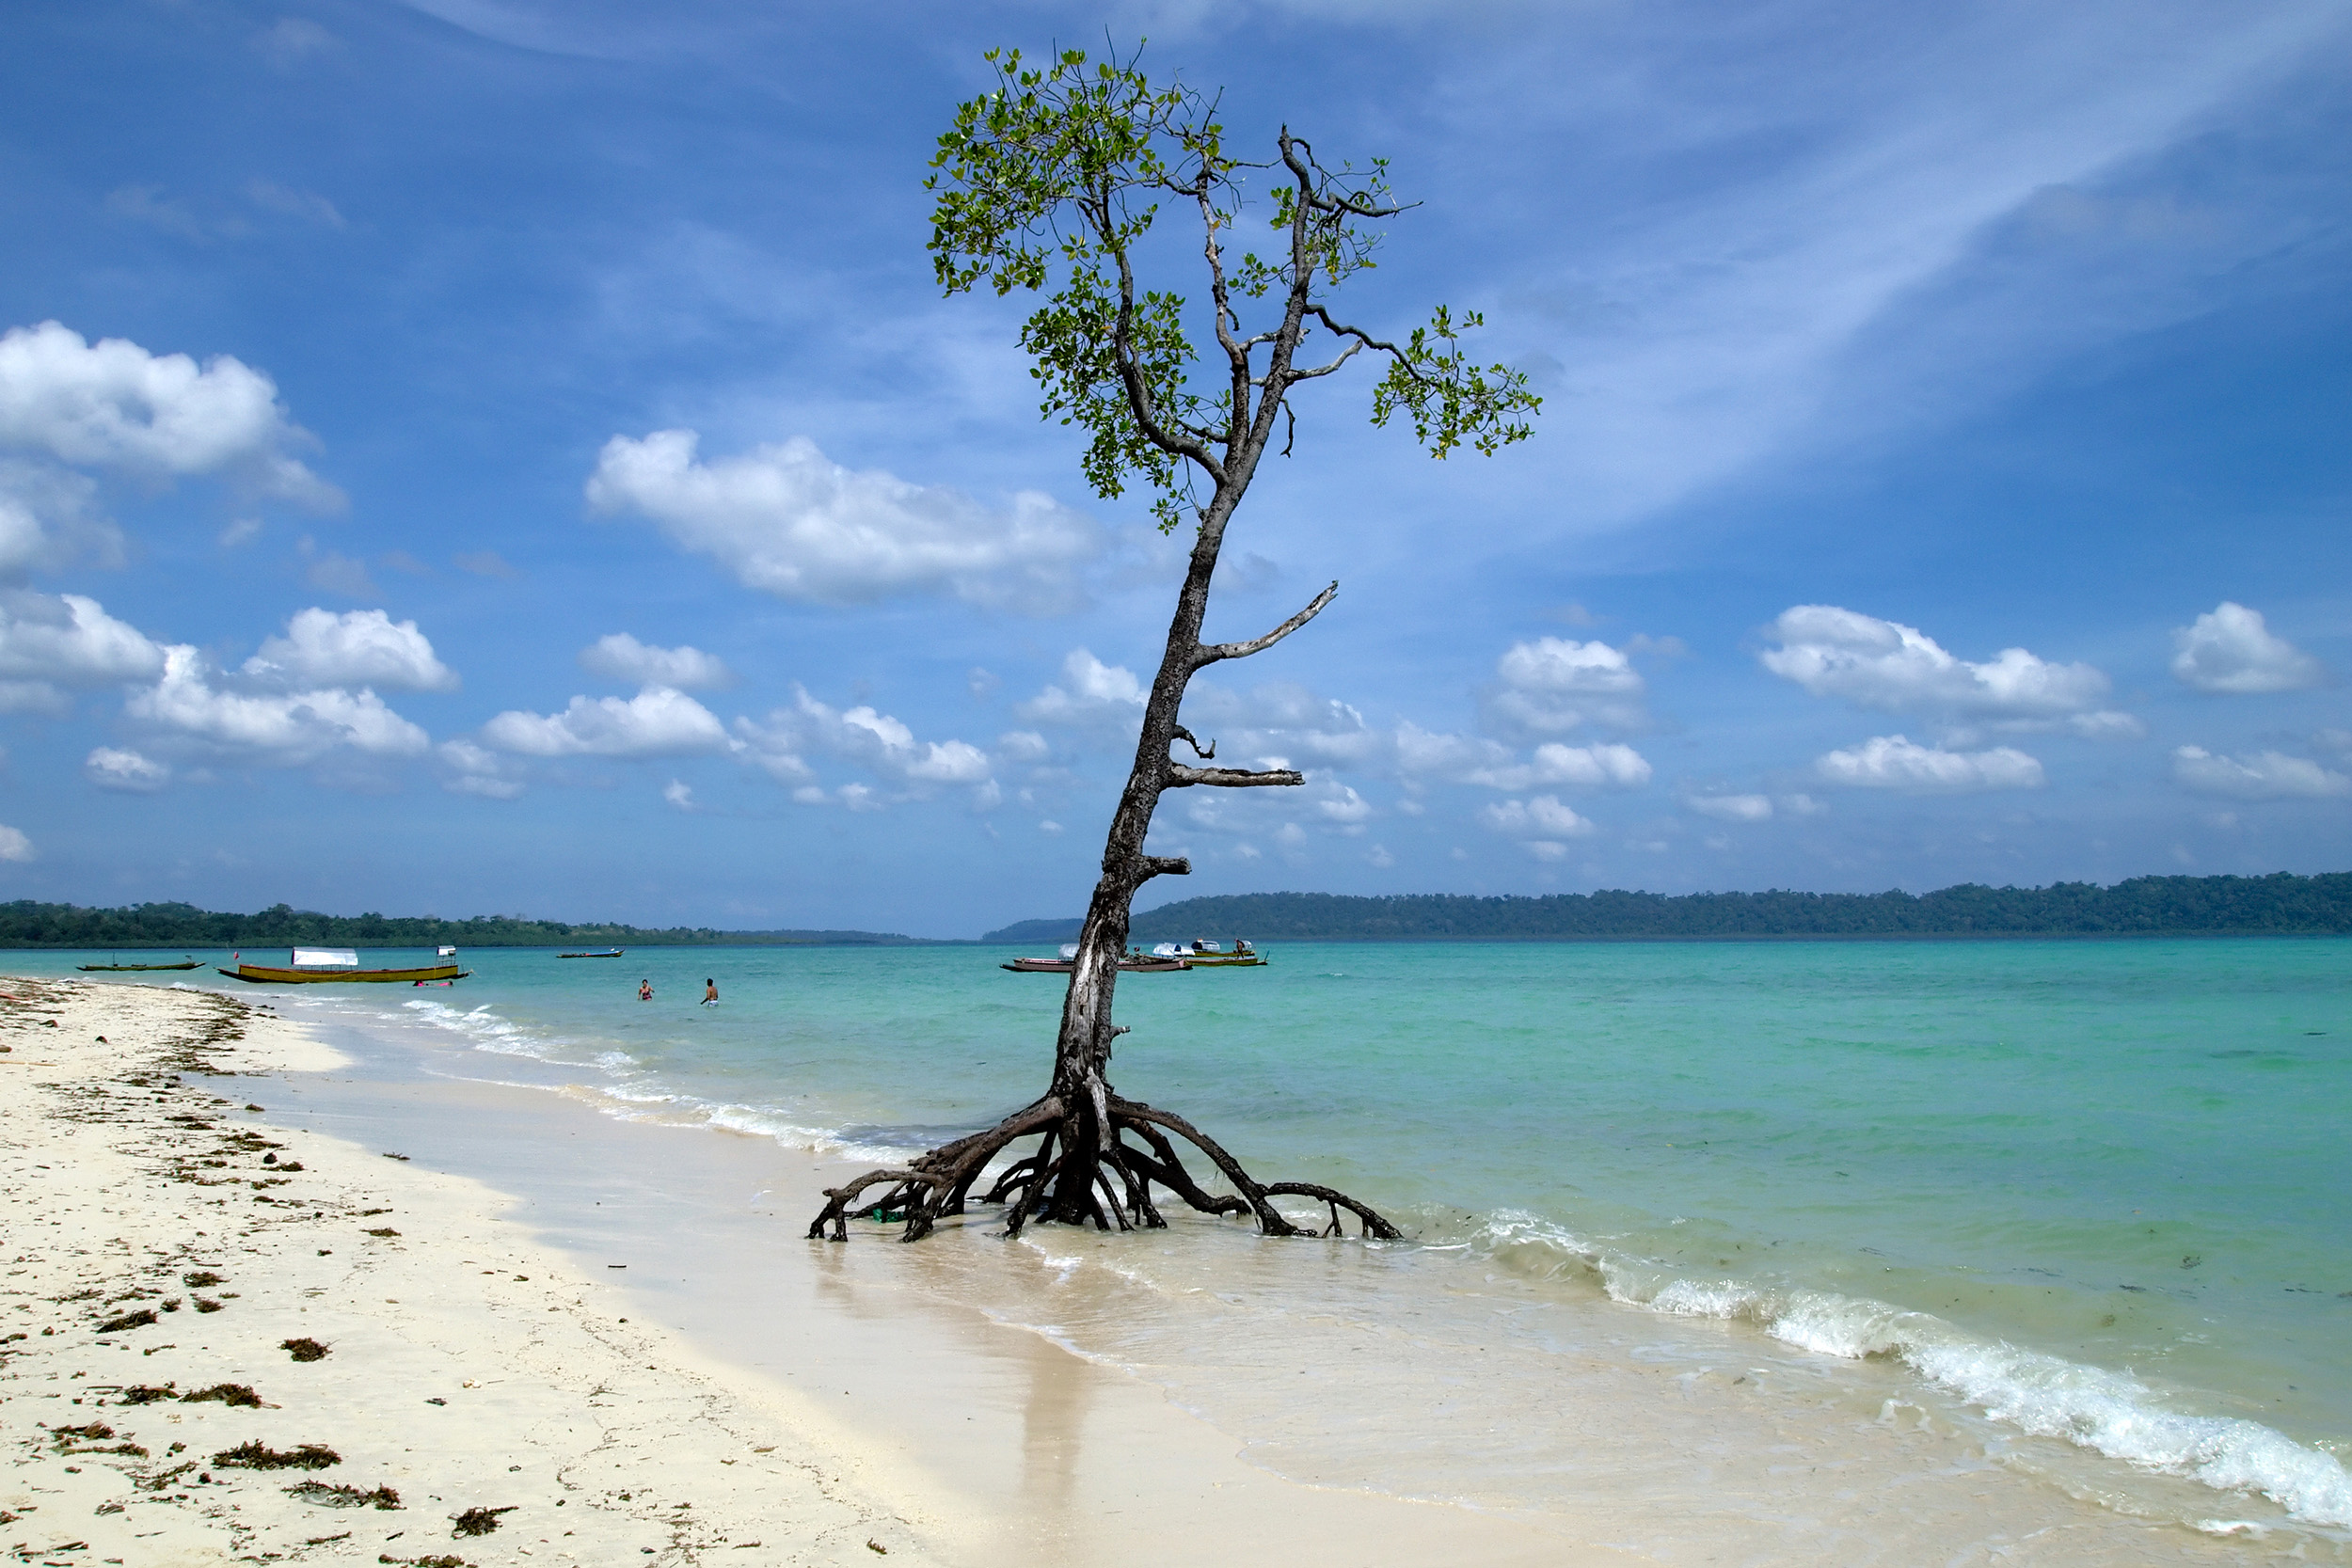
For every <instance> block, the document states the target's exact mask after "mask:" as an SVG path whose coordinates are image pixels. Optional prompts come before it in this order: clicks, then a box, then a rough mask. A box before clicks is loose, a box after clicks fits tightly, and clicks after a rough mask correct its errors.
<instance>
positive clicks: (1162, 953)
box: [1152, 942, 1265, 969]
mask: <svg viewBox="0 0 2352 1568" xmlns="http://www.w3.org/2000/svg"><path fill="white" fill-rule="evenodd" d="M1152 955H1153V956H1154V957H1156V958H1182V959H1183V960H1184V966H1185V967H1186V968H1187V969H1254V968H1256V967H1258V966H1259V965H1261V964H1263V963H1264V962H1265V958H1264V955H1263V954H1261V953H1260V952H1259V951H1258V950H1257V949H1256V948H1255V947H1252V946H1251V945H1249V943H1248V942H1234V943H1233V950H1232V952H1230V953H1228V952H1227V951H1225V949H1224V948H1222V947H1220V946H1218V945H1217V944H1216V942H1189V943H1187V942H1161V943H1160V944H1159V945H1157V946H1156V947H1154V948H1152Z"/></svg>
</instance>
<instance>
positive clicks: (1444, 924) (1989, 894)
mask: <svg viewBox="0 0 2352 1568" xmlns="http://www.w3.org/2000/svg"><path fill="white" fill-rule="evenodd" d="M1077 930H1078V922H1077V921H1075V920H1031V921H1024V922H1022V923H1021V924H1019V925H1017V926H1009V927H1005V928H1004V929H1002V930H999V931H992V932H990V933H989V934H988V936H987V937H985V938H983V939H982V940H983V941H988V942H1068V941H1071V940H1072V939H1073V938H1074V937H1075V936H1076V935H1077ZM1133 931H1134V935H1135V938H1136V941H1138V942H1166V941H1178V942H1181V941H1184V940H1186V939H1188V938H1194V937H1199V938H1204V939H1207V940H1211V941H1225V940H1228V939H1230V938H1233V937H1248V938H1249V939H1251V940H1252V941H1258V940H1273V939H1278V938H1287V939H1289V940H1291V941H1302V940H1309V939H1314V938H1327V939H1333V940H1358V941H1362V940H1382V939H1389V940H1396V941H1437V940H1446V939H1472V938H1486V939H1490V940H1506V941H1509V940H1525V941H1542V940H1549V941H1574V940H1578V939H1609V938H1645V937H1646V938H1660V939H1666V938H1677V937H1682V938H1739V937H1982V936H2159V935H2167V934H2179V935H2192V934H2197V933H2224V932H2242V933H2261V932H2276V933H2281V934H2284V933H2293V932H2352V873H2346V872H2329V873H2327V874H2325V875H2322V876H2317V877H2296V876H2291V875H2289V874H2288V873H2286V872H2280V873H2278V874H2277V875H2275V876H2269V877H2136V878H2134V879H2131V880H2130V881H2126V882H2119V883H2117V884H2116V885H2115V886H2113V887H2101V886H2099V885H2098V884H2097V883H2095V882H2056V883H2053V884H2052V885H2050V886H2049V887H2041V888H2016V887H1984V886H1980V885H1979V884H1977V883H1974V882H1963V883H1962V884H1961V885H1960V886H1958V887H1947V888H1945V889H1942V890H1941V891H1939V892H1935V893H1927V894H1917V895H1914V894H1909V893H1904V892H1901V891H1899V890H1897V891H1893V892H1888V893H1789V892H1783V891H1774V892H1771V893H1692V894H1684V895H1679V896H1674V897H1669V896H1667V895H1663V894H1657V893H1620V892H1607V893H1564V894H1555V895H1550V896H1549V897H1542V898H1523V897H1499V898H1476V897H1470V896H1468V895H1460V894H1444V893H1422V894H1398V895H1391V896H1388V897H1378V898H1359V897H1349V896H1344V895H1339V894H1330V893H1256V894H1242V895H1229V896H1219V897H1208V898H1186V899H1184V900H1183V901H1182V902H1180V903H1174V904H1163V905H1161V906H1160V907H1159V908H1158V909H1155V910H1149V911H1144V912H1143V913H1140V914H1138V915H1136V917H1135V924H1134V927H1133Z"/></svg>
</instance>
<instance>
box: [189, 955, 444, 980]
mask: <svg viewBox="0 0 2352 1568" xmlns="http://www.w3.org/2000/svg"><path fill="white" fill-rule="evenodd" d="M456 954H457V949H455V948H454V947H444V948H442V949H441V950H440V952H439V953H438V954H437V955H436V957H437V958H439V959H440V960H441V961H439V962H437V963H430V964H419V965H416V966H414V967H412V968H408V969H361V968H360V967H359V955H358V953H356V952H354V951H353V950H352V949H350V948H348V947H297V948H295V949H294V952H293V954H292V955H291V957H292V959H293V961H292V963H290V964H288V965H284V966H279V965H276V964H249V963H246V961H245V956H244V955H243V954H238V955H237V956H236V957H237V967H236V968H234V969H224V970H222V971H221V972H220V973H222V974H226V975H228V976H229V978H230V979H231V980H246V981H249V982H251V983H252V984H254V985H257V986H301V985H315V984H318V983H319V982H321V981H334V980H366V981H373V982H375V983H377V984H385V985H397V984H400V983H403V982H407V981H417V980H426V981H431V980H463V979H464V978H466V977H467V976H468V975H469V974H472V973H473V971H472V970H470V969H460V968H458V967H457V965H456V963H455V962H454V959H455V958H456Z"/></svg>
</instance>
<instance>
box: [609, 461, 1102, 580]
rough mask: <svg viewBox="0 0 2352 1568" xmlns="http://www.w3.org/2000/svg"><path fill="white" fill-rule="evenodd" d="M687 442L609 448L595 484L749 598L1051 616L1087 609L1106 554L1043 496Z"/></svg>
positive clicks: (1092, 535) (617, 508) (615, 506)
mask: <svg viewBox="0 0 2352 1568" xmlns="http://www.w3.org/2000/svg"><path fill="white" fill-rule="evenodd" d="M699 439H700V437H699V436H697V435H696V434H695V433H694V432H693V431H691V430H661V431H656V432H654V433H653V434H652V435H650V436H644V438H642V439H639V438H635V437H631V436H613V437H612V439H611V440H610V441H608V442H606V443H605V447H604V451H603V452H602V453H601V454H600V455H599V457H598V458H597V461H596V472H595V473H594V474H593V475H591V476H590V478H589V480H588V486H587V493H588V502H589V505H590V506H591V507H593V508H594V509H595V510H596V511H597V512H599V513H605V514H614V513H624V512H627V513H635V514H637V515H641V516H644V517H647V518H650V519H651V520H652V521H653V522H654V523H655V524H656V525H658V526H659V527H660V529H661V531H663V532H664V533H665V534H667V535H668V536H669V537H670V539H671V540H672V542H674V543H675V544H676V545H678V546H680V547H682V548H685V549H689V550H693V551H696V552H697V553H700V554H703V555H707V556H709V557H711V558H712V559H713V560H715V561H717V562H719V563H720V564H721V565H722V566H723V567H725V568H726V569H727V570H728V571H729V572H732V573H733V574H734V575H735V576H736V578H738V579H739V580H740V581H741V582H743V583H744V584H745V585H747V586H749V587H752V588H757V589H761V590H764V591H765V592H767V593H771V594H777V595H778V596H780V597H783V598H787V599H798V600H803V601H807V602H810V603H816V604H835V605H840V604H868V603H871V602H873V601H875V600H878V599H884V598H891V597H896V596H899V595H905V594H947V595H950V596H952V597H955V598H959V599H962V600H965V601H967V602H969V603H973V604H981V605H989V606H993V607H996V608H1000V609H1006V610H1018V611H1022V612H1025V613H1030V614H1054V613H1058V612H1060V611H1063V610H1071V609H1073V608H1075V607H1076V606H1078V605H1079V604H1080V603H1082V602H1083V600H1084V597H1085V595H1084V593H1083V591H1082V589H1081V587H1080V584H1079V582H1078V571H1079V569H1080V568H1081V567H1083V566H1084V565H1085V564H1086V563H1087V562H1091V561H1093V560H1094V559H1095V558H1097V557H1098V556H1100V555H1102V554H1103V552H1104V547H1105V544H1106V541H1107V535H1106V534H1105V532H1104V530H1103V528H1102V527H1101V526H1100V525H1099V524H1097V523H1095V522H1094V521H1093V520H1092V519H1091V518H1089V517H1088V516H1086V515H1083V514H1081V513H1077V512H1073V511H1072V510H1071V509H1069V508H1068V507H1065V506H1063V505H1061V504H1060V503H1059V502H1057V501H1056V500H1055V499H1053V498H1052V497H1050V496H1046V495H1043V494H1041V493H1039V492H1037V491H1023V492H1021V493H1019V494H1017V495H1015V496H1014V497H1013V498H1012V499H1011V500H1010V502H1009V504H1007V505H1005V506H1002V507H989V506H986V505H983V504H982V503H981V502H979V501H978V500H977V499H974V498H973V497H971V496H968V495H965V494H964V493H963V492H961V491H959V490H953V489H949V488H947V487H946V486H942V485H922V484H911V483H907V482H906V481H904V480H901V479H898V478H897V477H895V476H894V475H891V474H887V473H883V472H881V471H880V470H874V469H869V470H866V471H864V472H858V471H855V470H852V469H850V468H845V467H842V466H841V465H840V464H838V463H835V462H834V461H833V460H831V459H830V458H828V457H826V456H825V454H824V453H823V452H821V451H818V449H817V445H816V443H814V442H812V441H810V440H807V439H806V438H804V437H800V436H795V437H793V438H792V439H791V440H788V441H786V442H784V443H783V444H781V445H767V446H760V447H755V448H754V449H753V450H752V451H749V452H746V453H744V454H742V455H740V456H737V457H723V458H718V459H715V460H711V461H707V462H706V461H705V460H703V459H702V458H701V457H699V456H698V455H697V454H696V450H695V449H696V446H697V445H698V442H699Z"/></svg>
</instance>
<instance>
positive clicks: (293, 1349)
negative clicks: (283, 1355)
mask: <svg viewBox="0 0 2352 1568" xmlns="http://www.w3.org/2000/svg"><path fill="white" fill-rule="evenodd" d="M329 1348H330V1347H329V1346H326V1345H322V1344H320V1343H319V1342H318V1341H317V1340H316V1339H281V1340H279V1341H278V1349H279V1350H282V1351H285V1352H287V1353H288V1354H291V1355H292V1356H293V1357H294V1359H295V1360H296V1361H324V1360H326V1353H327V1351H328V1349H329Z"/></svg>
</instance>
